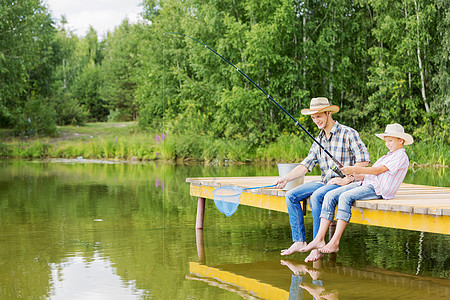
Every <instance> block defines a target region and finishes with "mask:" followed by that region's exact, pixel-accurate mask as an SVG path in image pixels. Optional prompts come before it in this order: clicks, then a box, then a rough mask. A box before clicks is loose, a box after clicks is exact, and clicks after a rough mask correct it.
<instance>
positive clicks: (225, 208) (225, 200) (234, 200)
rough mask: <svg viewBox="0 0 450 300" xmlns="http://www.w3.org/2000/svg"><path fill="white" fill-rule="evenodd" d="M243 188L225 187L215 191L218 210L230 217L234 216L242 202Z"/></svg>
mask: <svg viewBox="0 0 450 300" xmlns="http://www.w3.org/2000/svg"><path fill="white" fill-rule="evenodd" d="M243 191H244V189H243V188H241V187H238V186H223V187H221V188H218V189H215V190H214V191H213V195H214V203H215V204H216V207H217V209H218V210H219V211H220V212H221V213H224V214H225V216H227V217H229V216H231V215H233V214H234V213H235V212H236V210H237V208H238V206H239V202H241V194H242V192H243Z"/></svg>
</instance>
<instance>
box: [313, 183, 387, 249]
mask: <svg viewBox="0 0 450 300" xmlns="http://www.w3.org/2000/svg"><path fill="white" fill-rule="evenodd" d="M377 198H379V196H377V194H376V193H375V190H374V189H373V186H371V185H362V186H359V187H357V188H354V189H351V190H348V191H346V192H344V193H342V194H341V196H340V197H339V204H338V211H337V213H336V219H337V220H338V221H337V225H336V231H335V232H334V234H333V237H332V238H331V240H330V241H329V242H328V244H327V245H326V246H325V247H323V248H321V249H319V251H320V252H322V253H332V252H338V251H339V242H340V240H341V237H342V234H343V233H344V230H345V228H346V227H347V224H348V222H350V218H351V215H352V212H351V210H352V204H353V202H355V201H356V200H368V199H377Z"/></svg>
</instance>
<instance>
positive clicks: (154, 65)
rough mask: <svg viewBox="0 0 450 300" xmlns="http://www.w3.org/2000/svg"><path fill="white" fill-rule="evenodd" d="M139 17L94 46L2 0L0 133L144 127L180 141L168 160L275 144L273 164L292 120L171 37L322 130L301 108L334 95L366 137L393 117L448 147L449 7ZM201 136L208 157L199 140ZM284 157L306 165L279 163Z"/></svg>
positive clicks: (380, 5) (390, 2) (347, 2)
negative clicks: (34, 113) (32, 115)
mask: <svg viewBox="0 0 450 300" xmlns="http://www.w3.org/2000/svg"><path fill="white" fill-rule="evenodd" d="M142 9H143V11H142V16H143V17H144V19H145V21H143V22H141V23H137V24H130V23H129V22H128V20H124V21H123V22H122V24H121V25H120V26H118V27H117V28H115V29H114V31H113V32H111V33H109V34H108V35H107V36H106V37H105V39H104V40H101V41H100V40H99V39H98V36H97V33H96V32H95V30H94V29H93V28H92V27H91V28H90V30H89V32H87V34H86V35H85V36H82V37H78V36H76V35H75V34H74V33H73V32H71V31H70V30H69V29H68V28H67V26H66V23H67V22H66V21H65V20H64V19H63V20H62V21H61V23H60V24H57V25H55V24H54V22H53V20H52V19H51V17H50V15H49V13H48V11H47V9H46V8H45V6H44V5H43V4H42V1H39V0H25V1H20V2H18V3H16V1H3V2H2V7H1V11H0V17H1V18H0V32H1V34H0V127H1V128H11V127H13V126H14V125H15V124H17V125H16V128H17V130H21V131H22V132H21V133H20V134H22V135H25V134H30V133H31V130H34V131H35V132H36V131H38V132H45V133H46V134H48V132H51V131H52V129H51V127H52V126H54V125H52V124H51V122H53V123H54V122H55V121H56V122H57V124H59V125H64V124H73V125H75V124H76V125H81V124H84V123H85V122H86V121H107V120H108V121H124V120H137V121H138V123H139V126H140V128H141V129H148V128H150V129H151V130H152V131H154V132H163V131H164V132H166V133H169V135H171V136H172V137H173V136H177V137H180V141H182V140H183V141H184V139H185V138H186V140H185V142H186V143H187V144H186V145H179V144H178V141H177V140H172V144H171V147H170V151H168V152H170V153H171V155H170V156H171V157H174V158H176V157H187V155H191V154H192V155H193V156H194V157H203V158H208V159H211V158H219V157H220V159H222V158H224V159H225V157H228V158H227V159H229V157H230V156H233V157H234V159H236V157H240V159H243V160H245V159H247V158H246V157H247V153H251V155H256V151H257V150H256V149H268V150H263V151H262V150H258V154H257V155H258V157H261V159H270V157H274V156H276V155H275V153H273V152H274V151H276V150H274V149H276V148H277V145H278V143H281V144H282V145H283V144H285V146H288V145H287V143H288V142H286V141H285V140H284V139H285V136H291V134H294V135H296V134H297V133H296V131H297V128H296V126H294V122H293V121H292V120H291V119H290V118H288V117H287V116H286V115H285V114H284V113H283V112H282V111H281V110H280V109H278V108H277V106H276V105H274V103H272V102H271V101H270V100H269V99H268V98H267V97H266V96H265V95H264V94H263V93H262V92H261V91H260V90H259V89H258V88H257V87H255V86H254V85H253V84H252V83H251V82H250V81H249V80H248V79H246V78H245V77H244V76H242V74H241V73H240V72H237V71H236V70H235V69H234V68H233V67H231V66H230V65H229V64H227V63H226V62H225V61H224V60H222V59H221V58H220V57H219V56H217V55H214V53H212V52H211V51H209V50H208V49H207V48H205V47H204V46H203V45H201V44H199V43H197V42H196V41H193V40H192V39H189V38H186V37H183V36H182V35H179V34H165V35H164V33H173V32H175V33H182V34H187V35H189V36H192V37H194V38H195V39H197V40H198V41H201V43H205V44H206V45H207V46H208V47H210V48H211V49H214V50H215V51H217V52H218V53H219V54H221V55H223V57H224V58H226V59H227V60H228V61H230V62H231V63H233V64H234V65H235V66H236V67H237V68H238V69H239V70H241V71H242V72H244V73H245V74H247V75H248V76H249V77H250V78H251V79H252V80H253V81H254V82H255V83H257V84H258V85H259V86H260V87H261V88H263V89H264V90H265V91H266V92H267V93H268V94H270V95H271V96H272V97H273V98H274V99H275V100H276V101H277V102H278V103H279V104H280V105H282V106H283V107H284V108H285V109H286V110H287V111H288V112H289V113H290V114H292V115H293V116H294V117H295V118H297V119H298V120H299V121H300V123H301V124H302V125H303V126H304V127H305V128H306V129H308V131H310V132H312V133H314V134H317V131H316V127H315V126H314V124H313V122H311V121H310V118H309V117H304V116H302V115H301V114H300V111H301V109H303V108H305V107H308V106H309V102H310V99H311V98H312V97H316V96H326V97H328V98H329V99H331V101H332V103H333V104H337V105H339V106H340V107H341V111H340V112H339V113H338V114H336V115H335V118H336V119H337V120H338V121H339V122H341V123H342V124H345V125H349V126H351V127H353V128H355V129H357V130H358V131H359V132H364V133H367V134H373V133H375V132H378V131H380V130H383V129H384V127H385V126H386V124H389V123H393V122H398V123H401V124H402V125H404V127H405V129H406V130H407V131H408V132H411V133H413V135H414V138H415V139H416V140H417V141H427V142H429V143H431V144H433V145H443V146H439V147H448V144H449V137H448V134H447V132H448V126H449V125H448V124H449V121H450V119H449V113H448V106H449V104H450V102H449V101H450V100H449V99H450V76H449V73H448V61H449V57H450V43H449V40H450V39H449V32H450V4H449V1H444V0H425V1H417V0H405V1H401V2H399V1H394V0H387V1H384V0H370V1H360V0H358V1H351V0H336V1H288V0H276V1H268V0H264V1H261V0H259V1H257V0H249V1H245V2H242V1H233V0H223V1H198V0H187V1H181V2H180V1H175V0H163V1H154V0H144V1H143V3H142ZM146 21H148V22H149V23H145V22H146ZM150 22H151V23H150ZM12 24H14V25H12ZM11 26H15V27H14V28H13V27H11ZM33 97H34V98H36V99H48V100H45V101H44V100H42V101H41V102H43V104H41V107H40V108H39V109H40V110H41V111H42V112H45V113H46V114H47V116H46V117H45V116H44V117H43V119H46V120H48V121H49V122H50V123H49V125H48V126H47V125H46V124H44V123H43V122H41V121H39V122H36V124H39V126H44V127H45V126H47V127H48V128H44V127H42V128H37V127H33V128H31V127H29V124H27V120H28V117H29V112H27V110H28V111H29V106H30V105H35V104H33V101H34V100H32V99H33ZM44 102H45V104H44ZM27 106H28V107H27ZM44 107H45V108H44ZM53 110H54V111H55V112H56V118H55V117H51V116H50V115H51V113H50V112H51V111H53ZM280 133H282V134H281V136H280ZM300 136H302V134H300ZM188 137H189V138H188ZM203 138H204V141H203V142H202V143H203V148H201V149H200V148H199V147H197V146H196V145H194V144H193V143H192V141H195V140H202V139H203ZM293 139H294V138H293ZM212 141H213V142H212ZM227 144H230V145H232V146H230V147H229V146H226V145H227ZM271 144H275V146H273V148H271V146H270V145H271ZM243 145H245V146H243ZM190 147H191V148H190ZM302 147H303V144H302ZM228 148H230V150H227V149H228ZM231 148H233V149H241V150H242V151H244V152H245V153H246V155H237V154H236V151H234V150H231ZM284 148H286V147H284ZM286 149H287V148H286ZM133 151H135V152H139V153H143V150H139V147H138V148H136V149H135V150H133ZM260 151H262V152H260ZM266 151H268V153H272V154H268V153H266ZM91 152H92V151H90V152H89V153H91ZM108 153H110V151H108ZM233 153H234V154H233ZM108 155H109V154H108ZM143 155H144V156H146V157H152V155H153V154H151V153H147V154H143ZM251 155H250V156H251ZM288 155H294V156H295V157H298V156H300V154H298V153H297V152H296V151H294V150H293V149H290V150H286V153H280V154H279V157H280V159H288V158H287V157H286V156H288ZM282 157H283V158H282Z"/></svg>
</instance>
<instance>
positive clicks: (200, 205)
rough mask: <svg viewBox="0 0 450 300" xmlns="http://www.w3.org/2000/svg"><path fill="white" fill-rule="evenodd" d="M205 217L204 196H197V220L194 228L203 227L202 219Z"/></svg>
mask: <svg viewBox="0 0 450 300" xmlns="http://www.w3.org/2000/svg"><path fill="white" fill-rule="evenodd" d="M204 217H205V198H202V197H198V202H197V222H196V224H195V229H203V219H204Z"/></svg>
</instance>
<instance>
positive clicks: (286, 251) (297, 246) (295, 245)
mask: <svg viewBox="0 0 450 300" xmlns="http://www.w3.org/2000/svg"><path fill="white" fill-rule="evenodd" d="M305 246H306V242H294V243H293V244H292V246H291V247H289V249H284V250H281V255H291V254H292V253H295V252H300V249H302V248H303V247H305Z"/></svg>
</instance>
